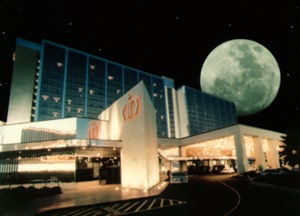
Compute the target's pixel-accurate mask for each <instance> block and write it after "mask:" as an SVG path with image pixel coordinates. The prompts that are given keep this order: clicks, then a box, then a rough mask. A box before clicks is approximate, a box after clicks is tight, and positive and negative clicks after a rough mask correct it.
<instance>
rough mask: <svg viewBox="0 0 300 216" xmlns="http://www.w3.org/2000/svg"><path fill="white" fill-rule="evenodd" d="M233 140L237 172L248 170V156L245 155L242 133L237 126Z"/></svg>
mask: <svg viewBox="0 0 300 216" xmlns="http://www.w3.org/2000/svg"><path fill="white" fill-rule="evenodd" d="M234 141H235V142H234V143H235V151H236V160H237V165H238V167H237V168H238V173H244V172H246V171H248V158H247V155H246V148H245V141H244V137H243V134H241V131H240V130H239V128H237V130H236V131H235V133H234Z"/></svg>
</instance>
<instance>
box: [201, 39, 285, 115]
mask: <svg viewBox="0 0 300 216" xmlns="http://www.w3.org/2000/svg"><path fill="white" fill-rule="evenodd" d="M200 85H201V89H202V91H203V92H205V93H209V94H211V95H215V96H217V97H219V98H222V99H225V100H228V101H231V102H233V103H235V106H236V111H237V115H238V116H247V115H252V114H255V113H258V112H260V111H262V110H264V109H265V108H266V107H268V106H269V105H270V104H271V103H272V102H273V100H274V99H275V97H276V95H277V93H278V90H279V86H280V69H279V66H278V63H277V61H276V59H275V58H274V56H273V55H272V53H271V52H270V51H269V50H268V49H267V48H265V47H264V46H262V45H261V44H259V43H257V42H255V41H252V40H247V39H235V40H230V41H227V42H224V43H222V44H220V45H219V46H217V47H216V48H215V49H213V50H212V51H211V52H210V53H209V55H208V56H207V58H206V59H205V61H204V63H203V66H202V69H201V73H200Z"/></svg>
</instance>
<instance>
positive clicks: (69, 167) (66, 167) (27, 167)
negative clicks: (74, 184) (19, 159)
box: [18, 163, 75, 172]
mask: <svg viewBox="0 0 300 216" xmlns="http://www.w3.org/2000/svg"><path fill="white" fill-rule="evenodd" d="M43 171H44V172H47V171H75V163H26V164H25V163H24V164H19V165H18V172H43Z"/></svg>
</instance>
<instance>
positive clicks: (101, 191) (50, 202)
mask: <svg viewBox="0 0 300 216" xmlns="http://www.w3.org/2000/svg"><path fill="white" fill-rule="evenodd" d="M167 185H168V182H166V181H161V182H160V183H159V184H157V185H156V186H154V187H153V188H151V189H149V190H138V189H130V188H123V187H121V185H119V184H108V185H100V184H99V181H89V182H76V183H74V182H71V183H64V182H62V183H60V184H59V187H60V188H61V191H62V193H61V194H57V195H53V196H49V197H43V198H36V199H29V200H22V202H14V201H12V202H10V203H9V204H8V205H5V206H2V205H1V204H0V215H1V216H32V215H36V214H39V213H42V212H45V211H49V210H52V209H59V208H68V207H74V206H85V205H92V204H98V203H108V202H114V201H120V200H121V201H122V200H129V199H134V198H145V197H152V196H156V195H158V194H160V193H161V192H162V191H163V190H164V189H165V188H166V187H167ZM17 186H18V185H16V186H15V187H17ZM23 186H24V187H25V188H26V187H30V186H32V185H23ZM44 186H45V185H43V184H40V185H38V184H36V185H35V187H37V188H38V187H44ZM3 187H5V186H1V188H3ZM6 187H7V186H6ZM13 187H14V186H13ZM47 187H57V184H48V185H47Z"/></svg>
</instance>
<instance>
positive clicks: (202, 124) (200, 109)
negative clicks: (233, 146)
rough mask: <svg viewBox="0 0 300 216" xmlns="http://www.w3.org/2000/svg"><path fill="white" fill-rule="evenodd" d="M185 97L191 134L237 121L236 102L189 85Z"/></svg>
mask: <svg viewBox="0 0 300 216" xmlns="http://www.w3.org/2000/svg"><path fill="white" fill-rule="evenodd" d="M185 97H186V98H185V101H186V106H187V116H188V122H189V124H188V130H189V134H190V135H195V134H199V133H203V132H207V131H210V130H215V129H218V128H222V127H226V126H229V125H233V124H236V123H237V117H236V111H235V105H234V103H232V102H229V101H225V100H222V99H220V98H217V97H214V96H212V95H209V94H206V93H204V92H202V91H199V90H196V89H193V88H190V87H187V86H185Z"/></svg>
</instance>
